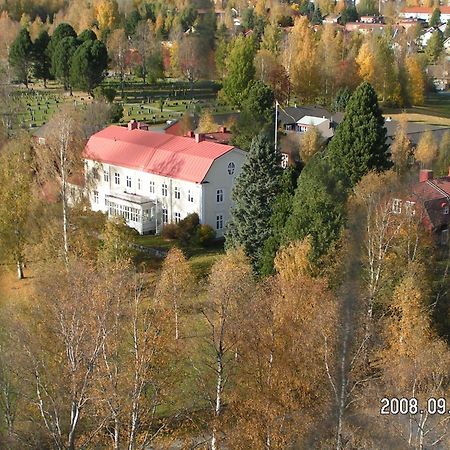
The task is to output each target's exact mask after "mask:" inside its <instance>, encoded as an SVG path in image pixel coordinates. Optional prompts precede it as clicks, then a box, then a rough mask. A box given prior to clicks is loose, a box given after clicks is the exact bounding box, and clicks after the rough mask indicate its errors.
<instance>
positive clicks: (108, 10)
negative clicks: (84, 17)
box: [95, 0, 119, 34]
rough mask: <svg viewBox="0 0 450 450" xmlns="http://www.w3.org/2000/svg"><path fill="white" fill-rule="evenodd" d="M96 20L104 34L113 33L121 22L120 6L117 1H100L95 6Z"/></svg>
mask: <svg viewBox="0 0 450 450" xmlns="http://www.w3.org/2000/svg"><path fill="white" fill-rule="evenodd" d="M95 19H96V20H97V22H98V28H99V29H100V32H101V33H102V34H103V33H104V32H105V31H107V30H109V31H112V29H113V28H114V27H115V25H116V24H117V22H118V20H119V5H118V4H117V1H116V0H98V2H97V4H96V5H95Z"/></svg>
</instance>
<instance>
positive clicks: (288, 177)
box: [260, 166, 298, 275]
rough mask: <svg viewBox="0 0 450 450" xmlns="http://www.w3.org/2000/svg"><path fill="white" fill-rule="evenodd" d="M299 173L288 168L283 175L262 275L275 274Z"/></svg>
mask: <svg viewBox="0 0 450 450" xmlns="http://www.w3.org/2000/svg"><path fill="white" fill-rule="evenodd" d="M297 178H298V172H297V170H296V169H295V168H294V166H288V167H287V168H286V169H285V170H284V171H283V174H282V175H281V183H280V185H281V187H280V193H279V194H278V195H277V197H276V199H275V201H274V204H273V207H272V216H271V217H270V226H271V229H272V235H271V236H270V237H269V238H268V239H267V240H266V241H265V242H264V248H263V254H262V260H261V270H260V272H261V275H271V274H272V273H273V270H274V267H273V261H274V258H275V255H276V253H277V251H278V249H279V247H280V244H281V241H282V238H283V233H284V227H285V225H286V221H287V220H288V219H289V217H290V215H291V214H292V202H293V199H294V193H295V188H296V186H297Z"/></svg>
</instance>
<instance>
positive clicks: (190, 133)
mask: <svg viewBox="0 0 450 450" xmlns="http://www.w3.org/2000/svg"><path fill="white" fill-rule="evenodd" d="M186 137H189V138H193V137H194V132H193V131H192V130H189V131H187V132H186Z"/></svg>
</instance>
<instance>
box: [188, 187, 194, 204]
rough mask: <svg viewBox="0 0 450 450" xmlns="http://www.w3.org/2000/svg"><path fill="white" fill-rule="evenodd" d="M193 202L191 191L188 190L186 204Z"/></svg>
mask: <svg viewBox="0 0 450 450" xmlns="http://www.w3.org/2000/svg"><path fill="white" fill-rule="evenodd" d="M193 201H194V196H193V195H192V193H191V190H190V189H189V190H188V202H193Z"/></svg>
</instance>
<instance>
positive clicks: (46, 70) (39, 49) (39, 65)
mask: <svg viewBox="0 0 450 450" xmlns="http://www.w3.org/2000/svg"><path fill="white" fill-rule="evenodd" d="M49 43H50V36H49V35H48V33H47V30H42V31H41V32H40V33H39V36H38V37H37V38H36V40H35V41H34V45H33V74H34V76H35V77H36V78H38V79H40V80H43V81H44V87H47V80H48V79H49V78H50V65H51V61H50V58H49V57H48V52H47V48H48V45H49Z"/></svg>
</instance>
